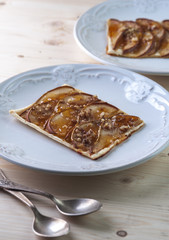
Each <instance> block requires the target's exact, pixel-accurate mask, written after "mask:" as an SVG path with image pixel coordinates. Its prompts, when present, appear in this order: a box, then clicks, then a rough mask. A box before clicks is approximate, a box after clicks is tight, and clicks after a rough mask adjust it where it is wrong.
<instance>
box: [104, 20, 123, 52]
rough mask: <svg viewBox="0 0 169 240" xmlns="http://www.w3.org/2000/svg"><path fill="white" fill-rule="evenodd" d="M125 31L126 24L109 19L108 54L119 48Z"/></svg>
mask: <svg viewBox="0 0 169 240" xmlns="http://www.w3.org/2000/svg"><path fill="white" fill-rule="evenodd" d="M125 29H126V28H125V26H124V24H123V23H122V22H121V21H119V20H117V19H109V20H108V21H107V36H108V46H107V52H108V53H109V54H110V53H111V51H113V50H114V49H116V48H117V47H118V45H119V43H120V42H121V39H122V36H123V32H124V31H125Z"/></svg>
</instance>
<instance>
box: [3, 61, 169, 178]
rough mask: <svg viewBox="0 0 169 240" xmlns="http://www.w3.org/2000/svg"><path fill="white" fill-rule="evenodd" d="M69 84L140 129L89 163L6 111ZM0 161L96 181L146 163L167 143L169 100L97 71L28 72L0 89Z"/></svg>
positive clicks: (124, 76) (139, 79)
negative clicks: (136, 120)
mask: <svg viewBox="0 0 169 240" xmlns="http://www.w3.org/2000/svg"><path fill="white" fill-rule="evenodd" d="M66 83H67V84H70V85H72V86H74V87H76V88H78V89H81V90H82V91H84V92H87V93H90V94H97V95H98V97H99V98H101V99H102V100H104V101H107V102H109V103H111V104H113V105H115V106H117V107H119V108H120V109H122V110H123V111H125V112H127V113H128V114H131V115H137V116H139V117H140V118H142V119H143V120H144V121H145V127H144V128H143V129H141V130H140V131H138V132H137V133H135V134H134V135H132V136H131V137H130V138H129V139H128V140H126V141H125V142H124V143H123V144H121V145H119V146H118V147H116V148H115V149H114V150H113V151H111V152H110V153H109V154H107V155H106V156H104V157H102V158H100V159H98V160H96V161H93V160H90V159H88V158H85V157H83V156H81V155H79V154H78V153H76V152H74V151H72V150H70V149H68V148H67V147H65V146H62V145H61V144H59V143H57V142H55V141H53V140H52V139H49V138H48V137H46V136H43V135H42V134H41V133H39V132H37V131H35V130H34V129H32V128H30V127H28V126H26V125H24V124H22V123H21V122H18V121H17V120H16V119H14V118H13V117H12V116H11V115H10V114H9V113H8V111H9V110H10V109H13V108H22V107H25V106H27V105H29V104H31V103H33V102H34V101H35V100H36V99H37V98H38V97H40V96H41V95H42V94H43V93H44V92H46V91H47V90H50V89H52V88H55V87H57V86H60V85H62V84H66ZM0 133H1V134H0V155H1V156H2V157H3V158H5V159H7V160H9V161H11V162H13V163H16V164H20V165H22V166H25V167H30V168H34V169H39V170H43V171H50V172H55V173H57V174H65V175H96V174H105V173H109V172H114V171H119V170H122V169H126V168H129V167H133V166H135V165H138V164H140V163H143V162H145V161H146V160H148V159H149V158H151V157H153V156H154V155H156V154H158V153H159V152H160V151H162V150H163V149H164V148H165V147H166V146H167V145H168V142H169V94H168V92H167V91H166V90H165V89H163V88H162V87H161V86H160V85H158V84H157V83H155V82H153V81H152V80H150V79H148V78H146V77H144V76H141V75H139V74H137V73H133V72H130V71H128V70H123V69H120V68H118V67H114V66H112V67H110V66H102V65H101V66H99V65H86V64H84V65H83V64H79V65H78V64H77V65H76V64H74V65H58V66H52V67H46V68H41V69H36V70H32V71H29V72H25V73H22V74H20V75H17V76H15V77H12V78H10V79H8V80H6V81H4V82H3V83H1V84H0Z"/></svg>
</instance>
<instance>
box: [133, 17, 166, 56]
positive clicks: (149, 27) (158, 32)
mask: <svg viewBox="0 0 169 240" xmlns="http://www.w3.org/2000/svg"><path fill="white" fill-rule="evenodd" d="M136 22H137V23H138V24H139V25H141V26H142V27H143V29H144V32H146V31H150V32H151V33H152V34H153V36H154V42H153V48H152V49H151V51H149V52H147V53H146V54H145V55H144V57H147V56H150V55H151V54H154V53H155V52H156V51H157V50H158V48H159V47H160V44H161V41H162V40H163V38H164V36H165V29H164V28H163V26H162V24H160V23H159V22H157V21H154V20H151V19H147V18H138V19H136Z"/></svg>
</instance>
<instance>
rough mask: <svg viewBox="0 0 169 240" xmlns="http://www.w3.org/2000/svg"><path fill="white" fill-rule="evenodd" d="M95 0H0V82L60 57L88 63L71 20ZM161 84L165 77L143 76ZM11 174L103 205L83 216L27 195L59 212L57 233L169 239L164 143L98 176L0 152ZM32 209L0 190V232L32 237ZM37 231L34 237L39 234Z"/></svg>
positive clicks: (0, 239) (168, 82)
mask: <svg viewBox="0 0 169 240" xmlns="http://www.w3.org/2000/svg"><path fill="white" fill-rule="evenodd" d="M101 2H103V1H102V0H80V1H79V0H1V1H0V82H2V81H4V80H5V79H8V78H9V77H11V76H13V75H16V74H18V73H21V72H24V71H27V70H31V69H34V68H39V67H43V66H49V65H57V64H64V63H96V64H98V62H96V61H95V60H93V59H92V58H90V57H89V56H87V55H86V54H85V53H84V52H83V51H82V50H81V49H80V48H79V47H78V46H77V44H76V42H75V40H74V37H73V27H74V24H75V22H76V20H77V19H78V18H79V16H80V15H81V14H83V13H84V12H85V11H86V10H87V9H89V8H91V7H92V6H94V5H96V4H98V3H101ZM148 77H149V78H151V79H153V80H155V81H156V82H158V83H159V84H161V85H162V86H163V87H164V88H166V89H167V90H169V77H167V76H166V77H160V76H148ZM0 167H1V168H2V169H3V170H4V171H5V172H6V174H7V175H8V177H10V178H11V179H12V180H14V181H16V182H21V183H23V184H26V185H29V186H32V187H35V188H39V189H43V190H46V191H48V192H51V193H53V194H54V195H56V196H58V197H60V198H72V197H90V198H96V199H98V200H99V201H101V202H102V203H103V208H102V209H101V210H100V211H98V212H96V213H94V214H91V215H87V216H84V217H75V218H70V217H64V216H62V215H61V214H59V213H58V212H57V210H56V209H55V208H54V205H53V204H52V202H50V201H49V200H46V199H44V198H41V197H38V196H33V195H29V196H30V198H31V200H32V201H33V202H34V203H35V204H36V205H37V207H38V208H39V210H40V211H41V212H42V213H44V214H49V215H51V216H56V217H62V218H63V219H65V220H67V221H68V222H69V223H70V227H71V231H70V234H69V235H67V236H63V237H60V239H63V240H86V239H92V240H103V239H105V240H111V239H113V240H120V239H126V240H165V239H166V240H167V239H169V199H168V197H169V148H166V149H165V150H164V151H163V152H161V153H160V154H159V155H157V156H156V157H154V158H152V159H151V160H149V161H148V162H146V163H144V164H142V165H140V166H137V167H134V168H132V169H128V170H125V171H121V172H117V173H112V174H106V175H100V176H86V177H85V176H81V177H77V176H60V175H55V174H49V173H46V172H40V171H36V170H32V169H29V168H24V167H21V166H18V165H15V164H12V163H10V162H8V161H6V160H4V159H2V158H0ZM31 225H32V212H31V211H30V210H29V209H28V208H27V207H26V206H25V205H23V204H22V203H20V202H19V201H18V200H17V199H15V198H13V197H12V196H9V195H8V194H7V193H6V192H3V191H2V190H0V240H5V239H8V240H23V239H31V240H34V239H37V237H36V236H35V235H34V234H33V232H32V230H31ZM39 239H40V238H39Z"/></svg>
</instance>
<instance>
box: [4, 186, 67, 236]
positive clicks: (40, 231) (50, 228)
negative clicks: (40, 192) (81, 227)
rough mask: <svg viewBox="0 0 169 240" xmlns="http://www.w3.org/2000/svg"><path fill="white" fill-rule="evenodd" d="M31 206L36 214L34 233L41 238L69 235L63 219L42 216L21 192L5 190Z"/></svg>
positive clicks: (33, 226)
mask: <svg viewBox="0 0 169 240" xmlns="http://www.w3.org/2000/svg"><path fill="white" fill-rule="evenodd" d="M4 191H6V192H8V193H10V194H12V195H13V196H15V197H16V198H18V199H20V200H21V201H22V202H24V203H25V204H26V205H27V206H29V207H30V208H31V209H32V211H33V213H34V220H33V224H32V230H33V232H34V233H35V234H36V235H38V236H41V237H59V236H62V235H66V234H68V233H69V224H68V223H67V222H66V221H64V220H63V219H59V218H52V217H48V216H45V215H42V214H41V213H40V212H39V211H38V209H37V208H36V207H35V205H34V204H33V203H32V202H31V201H30V200H29V199H28V198H27V197H26V196H25V195H24V194H23V193H21V192H16V191H11V190H8V189H4Z"/></svg>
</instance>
